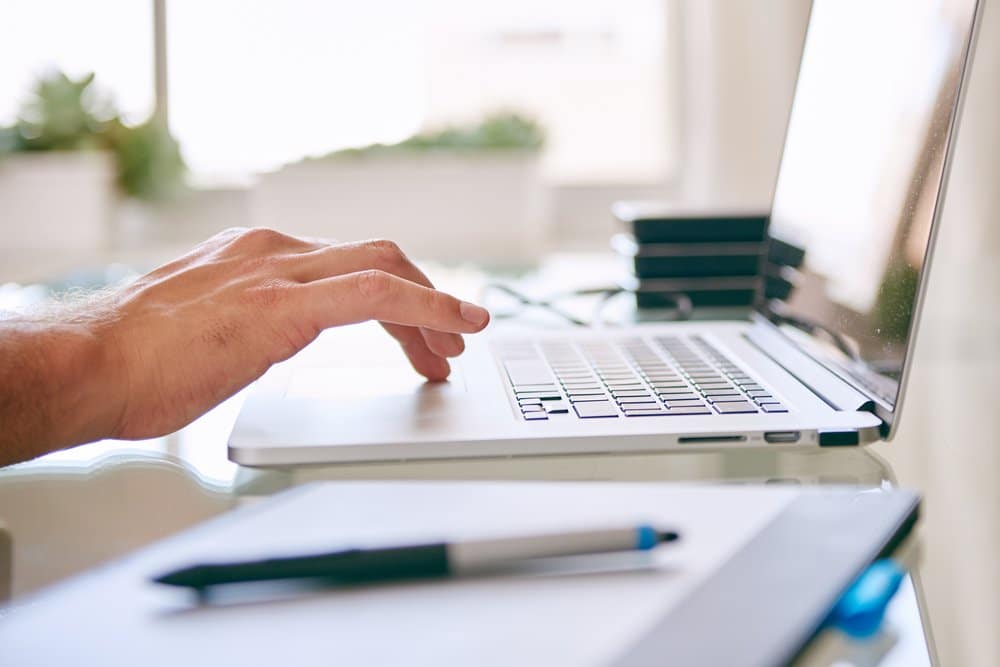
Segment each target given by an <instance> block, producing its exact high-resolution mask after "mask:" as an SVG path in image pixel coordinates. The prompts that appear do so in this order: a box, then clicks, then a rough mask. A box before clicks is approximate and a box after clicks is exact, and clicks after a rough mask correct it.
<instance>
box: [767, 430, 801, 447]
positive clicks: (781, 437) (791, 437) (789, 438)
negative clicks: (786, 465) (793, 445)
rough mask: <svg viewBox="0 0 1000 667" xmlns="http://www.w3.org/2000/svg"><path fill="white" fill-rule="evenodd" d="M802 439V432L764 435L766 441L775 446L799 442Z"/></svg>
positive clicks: (776, 432)
mask: <svg viewBox="0 0 1000 667" xmlns="http://www.w3.org/2000/svg"><path fill="white" fill-rule="evenodd" d="M801 437H802V432H801V431H768V432H767V433H765V434H764V440H765V441H767V442H770V443H775V444H778V443H789V442H798V441H799V438H801Z"/></svg>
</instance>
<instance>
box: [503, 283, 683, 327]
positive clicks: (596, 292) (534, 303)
mask: <svg viewBox="0 0 1000 667" xmlns="http://www.w3.org/2000/svg"><path fill="white" fill-rule="evenodd" d="M490 290H493V291H497V292H502V293H504V294H506V295H507V296H509V297H511V298H513V299H514V300H515V301H516V302H517V303H518V304H520V305H521V306H523V307H525V308H539V309H542V310H547V311H548V312H550V313H552V314H553V315H556V316H558V317H561V318H562V319H564V320H566V321H567V322H569V323H570V324H573V325H574V326H579V327H591V326H598V325H601V324H607V323H606V322H604V321H603V319H602V317H601V313H602V312H603V311H604V309H605V308H606V307H607V304H608V303H609V302H610V301H611V300H612V299H613V298H615V297H616V296H619V295H621V294H632V295H634V294H635V291H633V290H630V289H628V288H625V287H622V286H621V285H614V286H608V287H587V288H581V289H576V290H571V291H568V292H560V293H557V294H554V295H552V296H549V297H545V298H534V297H530V296H527V295H526V294H524V293H523V292H520V291H518V290H516V289H514V288H512V287H510V286H508V285H504V284H502V283H488V284H487V285H485V286H484V287H483V294H484V297H485V296H486V294H487V293H488V292H489V291H490ZM586 296H597V297H600V298H599V299H598V302H597V305H596V307H595V308H594V315H593V318H592V319H591V320H590V321H589V322H588V321H586V320H582V319H580V318H578V317H576V316H575V315H572V314H570V313H568V312H566V311H565V310H563V309H562V308H560V307H559V306H558V305H557V302H559V301H562V300H565V299H572V298H578V297H586ZM660 296H662V297H664V298H667V299H669V300H672V301H673V302H674V308H673V310H674V312H675V315H674V317H673V318H671V319H673V320H686V319H690V317H691V312H692V311H693V309H694V306H693V304H692V302H691V298H690V297H689V296H688V295H686V294H684V293H682V292H677V293H664V294H661V295H660ZM517 314H518V313H516V312H515V313H500V314H497V315H496V316H497V317H501V318H503V317H515V316H516V315H517Z"/></svg>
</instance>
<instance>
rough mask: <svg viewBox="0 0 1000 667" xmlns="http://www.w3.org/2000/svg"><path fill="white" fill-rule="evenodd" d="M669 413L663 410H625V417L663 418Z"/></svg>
mask: <svg viewBox="0 0 1000 667" xmlns="http://www.w3.org/2000/svg"><path fill="white" fill-rule="evenodd" d="M669 414H670V413H669V412H667V411H666V410H664V409H662V408H661V409H657V410H626V411H625V416H626V417H665V416H666V415H669Z"/></svg>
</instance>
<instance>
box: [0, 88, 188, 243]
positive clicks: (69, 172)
mask: <svg viewBox="0 0 1000 667" xmlns="http://www.w3.org/2000/svg"><path fill="white" fill-rule="evenodd" d="M183 178H184V164H183V162H182V160H181V158H180V152H179V150H178V147H177V144H176V142H174V140H173V138H172V137H171V136H170V134H169V132H167V130H166V128H165V127H164V125H163V124H162V123H161V122H160V121H159V120H158V119H157V118H156V117H155V116H154V117H152V118H150V119H149V120H147V121H146V122H145V123H142V124H140V125H137V126H128V125H126V124H125V123H124V122H123V121H122V120H121V117H120V115H119V114H118V112H117V110H116V109H115V107H114V105H113V104H112V103H111V101H110V99H109V98H108V97H107V96H105V95H103V94H102V93H101V92H100V91H99V90H98V89H97V88H96V86H95V85H94V75H93V74H88V75H86V76H84V77H82V78H80V79H71V78H69V77H68V76H66V75H65V74H63V73H60V72H53V73H51V74H48V75H46V76H44V77H42V78H41V79H40V80H39V81H38V82H37V84H36V85H35V87H34V89H33V90H32V91H31V94H30V95H29V97H28V98H27V99H26V100H25V102H24V103H23V105H22V107H21V109H20V113H19V115H18V119H17V122H16V124H15V125H13V126H12V127H7V128H0V232H2V234H3V242H2V243H0V255H3V256H5V258H8V259H13V258H15V257H16V258H20V259H26V258H31V257H32V256H35V255H40V254H45V255H47V256H51V255H54V254H56V253H81V254H83V253H93V252H94V251H99V250H101V249H104V248H106V247H108V246H109V245H110V243H111V240H112V239H111V231H112V230H111V221H112V219H113V217H114V214H115V209H116V207H117V206H118V205H119V204H120V202H121V201H123V200H126V199H129V198H137V199H142V200H160V199H164V198H166V197H169V196H171V195H173V194H174V193H176V192H177V191H178V190H179V189H180V188H181V186H182V183H183Z"/></svg>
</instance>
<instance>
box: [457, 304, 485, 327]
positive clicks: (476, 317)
mask: <svg viewBox="0 0 1000 667" xmlns="http://www.w3.org/2000/svg"><path fill="white" fill-rule="evenodd" d="M458 310H459V311H460V312H461V313H462V319H464V320H465V321H466V322H470V323H472V324H475V325H476V326H477V327H478V326H480V325H483V324H486V320H488V319H489V318H490V314H489V313H488V312H487V311H486V309H485V308H481V307H479V306H477V305H475V304H474V303H469V302H468V301H463V302H462V303H461V305H459V307H458Z"/></svg>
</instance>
